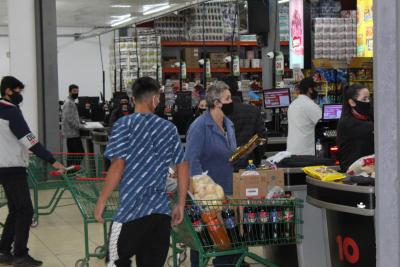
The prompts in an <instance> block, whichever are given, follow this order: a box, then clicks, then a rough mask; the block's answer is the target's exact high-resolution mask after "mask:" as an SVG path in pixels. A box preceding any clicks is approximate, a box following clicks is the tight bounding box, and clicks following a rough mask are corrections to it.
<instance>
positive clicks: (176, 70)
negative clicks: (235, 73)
mask: <svg viewBox="0 0 400 267" xmlns="http://www.w3.org/2000/svg"><path fill="white" fill-rule="evenodd" d="M203 71H204V69H202V68H187V69H186V72H187V73H203ZM230 72H231V70H230V69H228V68H212V69H211V73H230ZM240 72H241V73H261V72H262V68H241V69H240ZM163 73H179V68H164V69H163Z"/></svg>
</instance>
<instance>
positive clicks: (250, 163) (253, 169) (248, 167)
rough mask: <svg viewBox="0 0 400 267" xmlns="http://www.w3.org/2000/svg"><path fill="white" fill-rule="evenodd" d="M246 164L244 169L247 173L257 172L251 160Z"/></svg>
mask: <svg viewBox="0 0 400 267" xmlns="http://www.w3.org/2000/svg"><path fill="white" fill-rule="evenodd" d="M248 163H249V164H248V165H247V167H246V170H247V171H255V170H257V167H256V165H254V162H253V160H251V159H249V161H248Z"/></svg>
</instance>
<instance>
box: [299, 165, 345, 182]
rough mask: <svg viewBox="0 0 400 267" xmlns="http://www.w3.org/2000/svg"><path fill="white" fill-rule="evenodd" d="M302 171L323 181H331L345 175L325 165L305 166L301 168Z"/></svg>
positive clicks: (342, 177)
mask: <svg viewBox="0 0 400 267" xmlns="http://www.w3.org/2000/svg"><path fill="white" fill-rule="evenodd" d="M303 171H304V172H305V173H306V174H307V175H309V176H311V177H313V178H316V179H319V180H321V181H325V182H332V181H336V180H341V179H344V178H346V175H344V174H343V173H339V172H337V171H335V170H333V169H330V168H328V167H327V166H311V167H305V168H303Z"/></svg>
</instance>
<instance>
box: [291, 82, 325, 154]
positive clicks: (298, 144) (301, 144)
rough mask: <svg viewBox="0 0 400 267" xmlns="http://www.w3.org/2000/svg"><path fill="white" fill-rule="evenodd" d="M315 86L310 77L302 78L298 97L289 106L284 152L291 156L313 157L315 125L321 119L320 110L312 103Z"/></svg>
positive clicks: (314, 96)
mask: <svg viewBox="0 0 400 267" xmlns="http://www.w3.org/2000/svg"><path fill="white" fill-rule="evenodd" d="M317 86H318V83H317V82H315V81H314V79H313V78H312V77H307V78H304V79H303V80H302V81H301V82H300V85H299V90H300V95H299V96H298V97H297V98H296V100H294V101H293V102H292V104H290V106H289V110H288V125H289V131H288V138H287V149H286V150H287V151H288V152H290V153H291V154H292V155H315V125H316V124H317V122H318V121H319V120H320V119H321V117H322V111H321V108H320V107H319V106H318V105H317V104H316V103H315V102H314V100H315V99H316V98H317V96H318V92H317V90H316V88H317Z"/></svg>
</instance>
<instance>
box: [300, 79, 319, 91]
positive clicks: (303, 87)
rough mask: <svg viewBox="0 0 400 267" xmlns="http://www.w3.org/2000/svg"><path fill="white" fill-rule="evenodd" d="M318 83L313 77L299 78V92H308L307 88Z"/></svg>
mask: <svg viewBox="0 0 400 267" xmlns="http://www.w3.org/2000/svg"><path fill="white" fill-rule="evenodd" d="M317 85H318V83H317V82H315V81H314V78H313V77H307V78H304V79H303V80H301V82H300V84H299V89H300V94H302V95H306V94H307V93H308V89H310V88H314V87H315V86H317Z"/></svg>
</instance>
